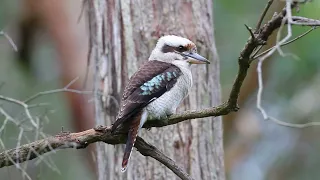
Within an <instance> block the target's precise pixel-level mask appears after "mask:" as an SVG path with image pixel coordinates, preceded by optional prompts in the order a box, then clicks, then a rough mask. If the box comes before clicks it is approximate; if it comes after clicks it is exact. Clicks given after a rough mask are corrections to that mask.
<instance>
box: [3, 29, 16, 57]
mask: <svg viewBox="0 0 320 180" xmlns="http://www.w3.org/2000/svg"><path fill="white" fill-rule="evenodd" d="M0 35H3V36H4V37H5V38H6V39H7V40H8V42H9V43H10V45H11V46H12V48H13V50H14V51H16V52H18V48H17V45H16V44H15V43H14V42H13V40H12V38H11V37H10V36H9V35H8V34H7V33H6V32H4V31H3V30H2V31H0Z"/></svg>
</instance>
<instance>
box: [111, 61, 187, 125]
mask: <svg viewBox="0 0 320 180" xmlns="http://www.w3.org/2000/svg"><path fill="white" fill-rule="evenodd" d="M180 75H181V70H180V69H179V68H178V67H177V66H175V65H173V64H170V63H165V62H161V61H148V62H146V63H144V64H143V65H142V66H141V67H140V68H139V70H138V71H137V72H136V73H135V74H134V75H133V76H132V77H131V78H130V80H129V82H128V84H127V86H126V88H125V90H124V93H123V97H122V100H121V107H120V110H119V113H118V117H117V120H116V122H115V123H114V124H113V126H112V131H114V130H115V129H116V128H117V127H118V126H119V125H120V124H122V123H123V122H125V121H127V120H129V119H130V118H131V116H132V115H134V114H135V113H137V112H140V110H141V109H142V108H144V107H145V106H147V105H148V104H149V103H150V102H152V101H153V100H155V99H156V98H158V97H160V96H161V95H162V94H164V93H165V92H166V91H168V90H170V89H171V88H172V87H173V86H174V84H175V83H176V81H177V79H178V77H179V76H180Z"/></svg>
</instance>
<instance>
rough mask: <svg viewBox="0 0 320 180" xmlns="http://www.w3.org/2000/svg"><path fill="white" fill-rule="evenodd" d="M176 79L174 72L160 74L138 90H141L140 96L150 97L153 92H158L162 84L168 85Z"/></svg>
mask: <svg viewBox="0 0 320 180" xmlns="http://www.w3.org/2000/svg"><path fill="white" fill-rule="evenodd" d="M176 77H177V73H176V72H174V71H173V72H169V71H168V72H164V73H161V74H159V75H157V76H155V77H153V78H152V79H151V80H149V81H147V82H145V83H143V85H142V86H140V89H141V90H142V92H141V93H140V95H151V94H152V92H153V91H154V90H158V89H159V88H160V87H161V84H162V83H168V82H170V81H171V80H173V79H175V78H176Z"/></svg>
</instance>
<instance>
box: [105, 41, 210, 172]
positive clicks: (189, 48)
mask: <svg viewBox="0 0 320 180" xmlns="http://www.w3.org/2000/svg"><path fill="white" fill-rule="evenodd" d="M192 64H210V61H208V60H207V59H206V58H204V57H203V56H201V55H199V54H198V53H197V47H196V45H195V43H193V42H192V41H191V40H189V39H187V38H184V37H180V36H176V35H165V36H162V37H160V38H159V39H158V41H157V43H156V46H155V48H154V49H153V50H152V52H151V54H150V56H149V59H148V61H146V62H145V63H143V64H142V65H141V67H140V68H139V69H138V70H137V71H136V72H135V73H134V74H133V75H132V76H131V78H130V79H129V81H128V83H127V85H126V87H125V88H124V92H123V95H122V99H121V103H120V104H121V105H120V108H119V112H118V115H117V117H116V121H115V122H114V123H113V125H112V127H111V133H114V132H116V129H117V128H118V127H119V126H120V125H121V124H128V127H129V128H128V135H127V141H126V146H125V150H124V155H123V160H122V168H121V172H125V171H126V169H127V167H128V162H129V159H130V155H131V152H132V148H133V146H134V143H135V141H136V138H137V135H138V132H139V130H140V129H141V128H142V126H143V124H144V123H145V122H146V121H147V120H151V119H167V118H168V117H169V116H170V115H172V114H174V113H175V112H176V109H177V107H178V106H179V104H180V103H181V102H182V100H183V99H184V98H185V97H186V96H187V95H188V92H189V91H190V89H191V87H192V73H191V69H190V66H191V65H192Z"/></svg>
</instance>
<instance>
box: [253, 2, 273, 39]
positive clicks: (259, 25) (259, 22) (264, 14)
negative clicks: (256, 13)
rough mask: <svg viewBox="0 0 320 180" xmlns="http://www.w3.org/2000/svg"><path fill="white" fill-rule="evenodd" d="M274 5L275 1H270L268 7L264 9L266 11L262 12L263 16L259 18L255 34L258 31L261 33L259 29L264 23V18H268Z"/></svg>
mask: <svg viewBox="0 0 320 180" xmlns="http://www.w3.org/2000/svg"><path fill="white" fill-rule="evenodd" d="M272 3H273V0H269V1H268V3H267V5H266V7H265V8H264V10H263V12H262V14H261V16H260V18H259V21H258V23H257V26H256V29H255V33H258V31H259V29H260V27H261V24H262V21H263V19H264V17H265V16H266V14H267V12H268V10H269V8H270V6H271V4H272Z"/></svg>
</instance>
